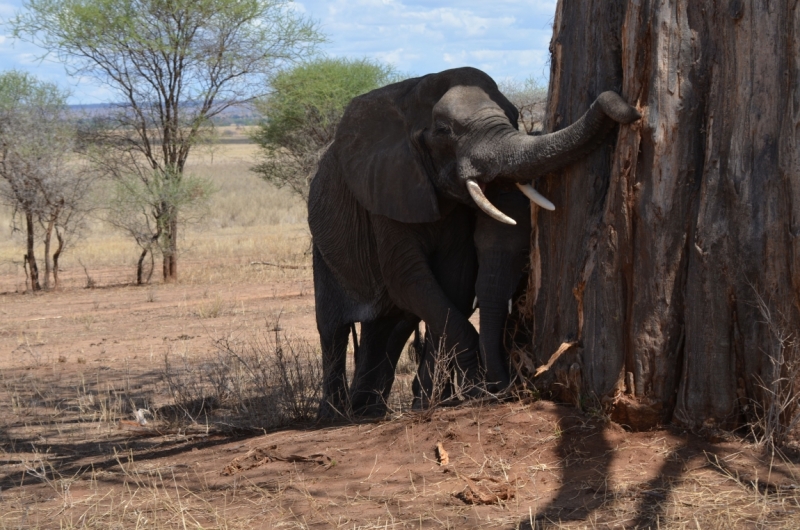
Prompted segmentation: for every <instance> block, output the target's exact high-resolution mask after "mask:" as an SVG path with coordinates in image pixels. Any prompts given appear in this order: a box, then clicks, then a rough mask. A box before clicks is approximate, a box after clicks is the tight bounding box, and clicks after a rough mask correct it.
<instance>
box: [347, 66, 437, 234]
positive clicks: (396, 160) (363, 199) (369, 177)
mask: <svg viewBox="0 0 800 530" xmlns="http://www.w3.org/2000/svg"><path fill="white" fill-rule="evenodd" d="M416 81H417V80H413V79H412V80H408V81H405V82H402V83H397V84H396V85H390V86H388V87H384V88H383V89H379V90H376V91H373V92H370V93H368V94H365V95H363V96H360V97H358V98H355V99H354V100H353V101H352V102H351V103H350V105H349V106H348V107H347V110H346V111H345V114H344V116H343V117H342V120H341V121H340V122H339V125H338V127H337V131H336V140H335V144H336V154H337V156H338V157H339V163H340V168H341V171H342V175H343V177H344V181H345V182H346V184H347V187H348V188H349V189H350V191H352V192H353V194H354V195H355V196H356V199H357V200H358V202H359V203H360V204H361V205H362V206H363V207H364V208H366V209H367V210H368V211H369V212H371V213H373V214H378V215H383V216H386V217H389V218H391V219H394V220H396V221H400V222H404V223H430V222H433V221H436V220H438V219H439V217H440V216H439V201H438V199H437V197H436V190H435V188H434V187H433V184H432V183H431V181H430V179H429V178H428V173H427V171H426V169H425V165H424V162H423V158H422V157H423V153H422V152H420V150H419V149H418V148H417V147H416V146H415V144H414V140H413V138H414V135H415V134H416V132H417V130H418V127H420V125H419V124H415V123H414V121H415V120H414V119H413V118H412V117H411V116H410V115H409V113H408V112H406V111H405V107H406V105H404V104H403V101H404V99H405V98H404V96H405V95H407V94H408V93H409V91H412V90H413V89H414V88H415V87H416ZM417 114H419V113H417ZM424 114H425V113H424V112H423V113H422V115H423V116H424ZM427 115H428V116H430V113H429V112H428V114H427Z"/></svg>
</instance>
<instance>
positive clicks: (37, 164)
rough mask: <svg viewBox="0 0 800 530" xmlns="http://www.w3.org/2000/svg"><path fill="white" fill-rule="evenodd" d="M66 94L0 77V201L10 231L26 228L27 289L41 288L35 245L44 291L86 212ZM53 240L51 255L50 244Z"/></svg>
mask: <svg viewBox="0 0 800 530" xmlns="http://www.w3.org/2000/svg"><path fill="white" fill-rule="evenodd" d="M66 100H67V93H66V92H64V91H62V90H60V89H59V88H58V87H57V86H56V85H54V84H52V83H46V82H43V81H39V80H38V79H36V78H35V77H34V76H32V75H30V74H26V73H22V72H17V71H8V72H4V73H1V74H0V145H2V149H0V201H2V202H5V203H6V204H8V205H9V206H11V207H12V209H13V212H14V218H13V220H12V222H13V224H14V228H17V221H18V220H22V221H23V223H22V224H24V225H25V233H26V240H27V253H26V265H27V267H28V270H30V271H32V272H31V274H30V280H31V288H32V289H34V290H38V289H39V288H40V285H39V281H38V266H37V265H36V258H35V256H34V249H35V243H36V241H37V240H40V239H41V240H42V242H43V243H44V248H45V276H44V287H45V288H48V287H49V285H50V275H51V273H52V276H53V281H54V283H55V284H56V285H57V282H58V257H59V256H60V255H61V253H62V252H63V251H64V249H65V247H66V245H67V244H68V243H69V242H70V240H71V239H72V238H73V237H74V236H76V235H77V234H78V233H79V232H80V229H81V227H82V226H83V220H84V217H85V214H86V213H87V210H88V208H89V207H88V200H87V198H88V195H89V190H90V188H91V184H92V182H93V180H94V176H93V174H92V173H91V172H88V171H85V168H82V167H80V164H79V163H77V162H76V161H75V160H70V155H71V154H72V152H73V149H74V144H75V131H74V127H73V125H74V124H73V123H71V122H70V121H69V120H68V119H67V105H66ZM53 236H55V240H57V241H58V244H57V248H56V250H55V252H54V253H53V254H51V253H50V250H51V242H52V241H53V240H54V238H53Z"/></svg>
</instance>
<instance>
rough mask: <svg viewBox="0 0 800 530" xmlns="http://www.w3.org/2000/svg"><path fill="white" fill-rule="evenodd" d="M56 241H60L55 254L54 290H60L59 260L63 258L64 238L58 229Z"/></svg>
mask: <svg viewBox="0 0 800 530" xmlns="http://www.w3.org/2000/svg"><path fill="white" fill-rule="evenodd" d="M56 240H57V241H58V247H56V251H55V252H53V289H58V258H60V257H61V252H62V251H63V250H64V243H65V241H64V236H63V235H62V233H61V232H60V231H59V230H58V227H56Z"/></svg>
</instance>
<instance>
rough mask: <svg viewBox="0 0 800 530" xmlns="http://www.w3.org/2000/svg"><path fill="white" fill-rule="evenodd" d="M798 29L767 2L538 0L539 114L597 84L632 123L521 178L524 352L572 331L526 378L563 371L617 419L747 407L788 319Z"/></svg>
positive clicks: (571, 114)
mask: <svg viewBox="0 0 800 530" xmlns="http://www.w3.org/2000/svg"><path fill="white" fill-rule="evenodd" d="M798 32H800V7H798V4H797V2H789V1H787V0H778V1H774V2H761V1H754V2H743V1H741V0H730V1H727V0H726V1H724V2H720V1H716V0H667V1H659V2H656V1H653V0H636V1H633V0H631V1H623V0H581V1H577V0H560V1H559V2H558V7H557V13H556V16H555V21H554V34H553V38H552V43H551V48H550V51H551V54H552V61H551V78H550V87H549V101H548V110H547V116H546V125H545V129H546V130H548V131H552V130H558V129H559V128H562V127H564V126H566V125H568V124H570V123H572V122H574V121H575V120H576V119H577V118H578V117H579V116H580V115H581V114H582V113H583V112H585V111H586V109H587V108H588V106H589V104H590V103H591V102H592V101H593V100H594V98H595V97H596V96H597V95H598V94H600V93H601V92H602V91H603V90H617V91H619V92H620V93H621V94H622V95H623V97H624V98H625V99H626V100H627V101H628V102H630V103H631V104H633V105H636V106H637V107H638V108H639V110H640V111H641V112H642V114H643V118H642V120H641V121H640V122H639V123H638V124H637V125H635V126H633V127H625V128H623V129H621V130H620V131H619V132H615V133H614V134H613V135H612V136H613V137H612V138H610V139H609V141H608V143H607V144H606V145H605V146H604V147H603V148H602V149H600V150H598V151H597V152H595V153H594V154H593V155H592V156H590V157H589V158H588V159H586V160H584V161H581V162H579V163H576V164H575V165H573V166H572V167H570V168H568V169H566V170H565V171H562V172H560V173H559V174H557V175H549V176H547V177H546V178H542V179H540V182H538V184H537V186H536V187H537V188H538V189H539V190H540V191H542V192H543V193H545V194H546V195H548V197H549V198H550V199H551V200H553V202H554V203H556V205H557V210H556V211H555V212H552V213H551V212H546V211H541V210H540V211H534V213H533V217H534V232H533V235H532V238H533V240H532V243H533V244H532V249H533V250H532V256H531V258H532V259H531V275H530V278H529V286H528V292H527V295H528V297H527V302H526V305H525V310H524V311H523V313H527V315H526V318H524V319H523V321H524V323H525V324H526V326H527V327H528V330H529V334H528V336H527V340H528V341H529V342H528V343H527V345H526V347H527V349H528V350H529V351H530V352H532V355H533V363H529V367H530V366H540V365H543V364H545V363H546V362H547V361H548V359H550V357H551V355H552V354H553V353H554V352H556V351H557V350H558V349H559V347H560V346H562V345H563V344H570V343H574V346H573V347H571V348H570V349H569V350H568V351H567V353H565V354H564V355H563V356H562V357H561V359H560V360H559V361H558V362H557V363H556V364H555V365H554V368H553V369H552V370H550V371H549V372H548V374H547V375H543V376H541V378H539V379H537V380H536V381H537V384H538V385H540V386H548V385H550V388H553V389H555V388H557V387H559V385H556V384H555V383H557V382H558V379H559V374H561V377H560V378H561V379H565V377H564V374H566V373H568V372H571V373H572V372H575V370H576V368H577V369H578V370H577V375H573V376H572V378H575V377H578V378H579V379H580V381H579V384H578V385H577V387H578V388H579V389H580V390H579V391H580V393H581V397H580V400H579V402H582V403H587V402H594V403H597V404H602V405H603V406H604V407H605V408H606V410H609V411H611V413H612V417H614V418H615V419H617V420H619V421H620V422H622V423H626V424H628V425H631V426H632V427H634V428H647V427H649V426H652V425H654V424H657V423H666V422H674V423H676V424H679V425H682V426H687V427H693V428H696V427H700V426H703V425H724V426H735V425H739V424H742V423H743V422H746V421H751V420H752V417H750V414H752V413H753V412H754V411H757V410H758V409H759V407H762V409H763V407H765V406H766V404H765V400H768V399H769V396H768V395H767V393H765V391H764V390H765V388H766V387H769V386H770V385H771V384H773V383H774V382H775V381H776V380H777V379H779V378H780V377H782V376H785V375H786V373H785V370H786V363H785V362H784V361H785V360H784V361H781V359H782V358H783V357H782V355H783V354H781V353H780V350H781V349H782V348H784V346H785V339H786V337H791V336H792V333H795V332H797V331H798V330H800V312H799V310H800V237H798V236H800V171H798V170H799V169H800V143H799V142H798V134H797V130H798V123H799V122H800V107H798V108H795V106H797V105H800V87H799V85H798V80H799V79H800V36H799V35H798ZM759 300H763V301H764V302H765V303H766V305H767V306H768V308H769V311H768V314H769V315H770V319H771V320H772V322H767V321H766V320H767V319H766V318H765V312H764V311H763V310H762V309H763V307H762V308H761V309H760V308H759V303H758V301H759ZM774 329H782V330H785V333H784V334H783V339H780V338H779V337H777V336H776V333H775V332H774ZM781 340H784V343H781ZM781 344H783V346H782V345H781ZM570 369H572V370H570ZM523 371H524V370H523ZM560 387H563V381H562V385H561V386H560Z"/></svg>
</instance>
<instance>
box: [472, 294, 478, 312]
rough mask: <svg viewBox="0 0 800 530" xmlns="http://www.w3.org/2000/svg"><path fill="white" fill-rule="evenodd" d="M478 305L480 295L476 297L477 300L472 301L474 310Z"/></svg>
mask: <svg viewBox="0 0 800 530" xmlns="http://www.w3.org/2000/svg"><path fill="white" fill-rule="evenodd" d="M476 307H478V297H477V296H476V297H475V300H473V301H472V310H473V311H475V308H476Z"/></svg>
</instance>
